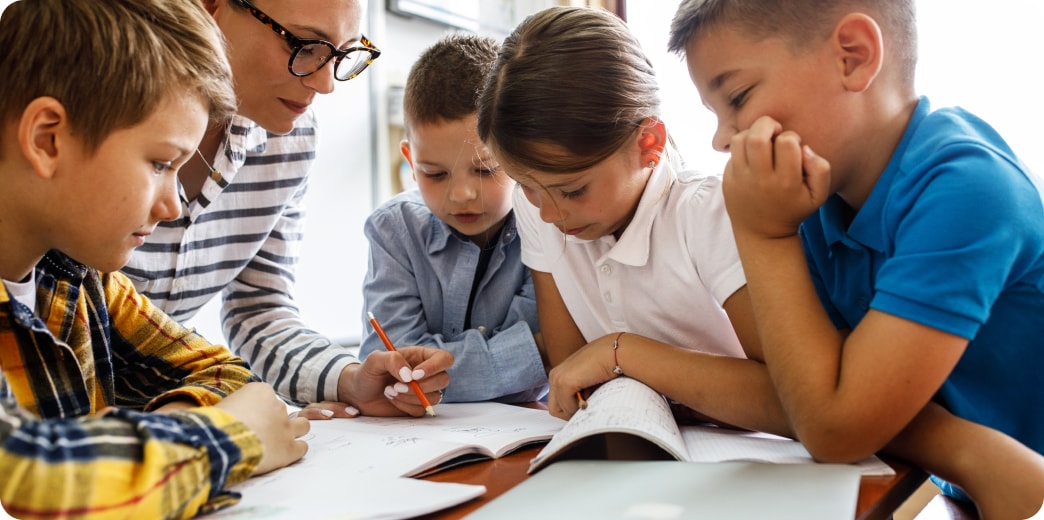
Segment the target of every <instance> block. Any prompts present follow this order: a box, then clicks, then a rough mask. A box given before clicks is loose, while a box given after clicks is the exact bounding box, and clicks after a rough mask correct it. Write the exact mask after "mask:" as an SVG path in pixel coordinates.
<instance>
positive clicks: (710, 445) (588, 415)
mask: <svg viewBox="0 0 1044 520" xmlns="http://www.w3.org/2000/svg"><path fill="white" fill-rule="evenodd" d="M571 458H572V459H576V458H579V459H630V460H643V459H648V460H654V459H676V460H680V461H685V462H725V461H752V462H771V463H790V464H816V462H815V460H813V459H812V456H811V455H810V454H809V453H808V450H806V449H805V447H804V446H803V445H802V444H801V443H800V442H797V441H794V440H791V439H787V438H784V437H779V436H776V435H770V434H766V433H756V432H748V431H740V430H731V429H727V428H718V427H715V426H696V425H684V426H680V427H679V426H678V424H677V422H675V420H674V415H673V414H672V413H671V410H670V407H669V406H668V405H667V402H666V400H665V399H664V398H663V396H661V395H660V394H659V393H657V392H656V391H655V390H653V389H652V388H649V387H648V386H646V385H645V384H643V383H641V382H639V381H637V380H634V379H631V378H629V377H618V378H616V379H613V380H611V381H609V382H607V383H605V384H604V385H602V386H600V387H599V388H598V390H595V392H594V393H593V394H592V395H591V397H590V398H589V399H588V400H587V409H585V410H579V411H577V412H576V414H574V415H573V417H572V418H570V419H569V422H568V423H566V425H565V427H563V428H562V431H560V432H558V433H556V434H555V436H554V437H553V438H552V439H551V442H549V443H548V444H547V446H545V447H544V449H542V450H541V451H540V453H538V454H537V456H536V457H535V458H534V459H533V461H532V463H531V464H530V466H529V472H530V473H533V472H536V471H538V470H540V469H541V468H542V467H544V466H545V465H546V464H549V463H550V462H552V461H555V460H559V459H571ZM854 466H855V467H857V468H858V469H859V470H860V471H861V472H862V474H863V475H868V476H870V475H894V474H895V470H893V469H892V467H891V466H889V465H888V464H885V463H884V461H882V460H881V459H879V458H878V457H876V456H873V457H870V458H868V459H866V460H864V461H862V462H860V463H858V464H855V465H854Z"/></svg>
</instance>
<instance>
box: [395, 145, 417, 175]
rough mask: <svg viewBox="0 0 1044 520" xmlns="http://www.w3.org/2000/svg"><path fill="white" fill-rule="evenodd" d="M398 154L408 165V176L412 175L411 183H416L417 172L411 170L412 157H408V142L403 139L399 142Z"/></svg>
mask: <svg viewBox="0 0 1044 520" xmlns="http://www.w3.org/2000/svg"><path fill="white" fill-rule="evenodd" d="M399 152H400V153H402V156H403V157H404V158H405V159H406V162H407V163H409V165H410V174H411V175H413V181H414V182H417V171H416V170H414V169H413V156H412V155H410V141H409V140H408V139H403V140H402V141H401V142H399Z"/></svg>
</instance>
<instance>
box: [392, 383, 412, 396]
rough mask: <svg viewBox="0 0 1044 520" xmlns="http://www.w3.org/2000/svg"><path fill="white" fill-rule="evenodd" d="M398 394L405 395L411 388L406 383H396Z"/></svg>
mask: <svg viewBox="0 0 1044 520" xmlns="http://www.w3.org/2000/svg"><path fill="white" fill-rule="evenodd" d="M394 387H395V392H396V394H405V393H406V392H409V391H410V387H409V386H408V385H407V384H406V383H395V385H394Z"/></svg>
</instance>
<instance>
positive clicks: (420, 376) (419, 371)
mask: <svg viewBox="0 0 1044 520" xmlns="http://www.w3.org/2000/svg"><path fill="white" fill-rule="evenodd" d="M413 379H414V381H416V380H417V379H424V370H423V369H420V368H418V369H416V370H414V371H413Z"/></svg>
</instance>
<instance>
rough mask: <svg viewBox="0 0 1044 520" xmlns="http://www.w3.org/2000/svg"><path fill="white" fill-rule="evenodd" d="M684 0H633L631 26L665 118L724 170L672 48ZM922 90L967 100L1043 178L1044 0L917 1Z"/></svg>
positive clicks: (711, 167) (690, 156)
mask: <svg viewBox="0 0 1044 520" xmlns="http://www.w3.org/2000/svg"><path fill="white" fill-rule="evenodd" d="M677 5H678V2H677V1H656V2H649V1H646V0H640V1H635V0H631V1H629V2H628V6H627V18H628V24H629V26H630V27H631V30H632V31H633V32H634V33H635V34H636V35H637V36H638V38H639V40H640V41H641V42H642V46H643V48H644V49H645V52H646V53H647V54H648V55H649V58H650V60H652V62H653V65H654V66H655V67H656V71H657V75H658V77H659V80H660V87H661V89H662V91H663V101H664V106H663V109H664V110H663V112H664V114H665V120H666V122H667V125H668V128H670V130H671V133H672V134H673V135H674V137H675V140H676V141H677V142H678V144H679V147H680V148H681V149H682V152H683V153H684V155H685V157H686V159H687V160H688V161H689V162H690V163H691V164H692V165H693V166H694V167H696V168H698V169H703V170H705V171H721V168H722V167H723V166H724V165H725V162H726V160H727V159H728V157H727V156H726V155H725V154H721V153H717V152H714V151H713V150H712V149H711V146H710V142H711V136H712V135H713V133H714V118H713V116H712V115H711V113H710V112H709V111H707V110H706V109H705V108H704V107H703V105H702V104H701V103H700V99H699V96H698V95H697V93H696V89H695V87H693V86H692V83H691V82H690V81H689V77H688V73H687V72H686V70H685V65H684V63H683V62H682V61H680V58H679V57H677V56H675V55H673V54H668V53H667V50H666V49H667V37H668V32H669V31H670V23H671V18H672V17H673V16H674V11H675V9H676V8H677ZM916 6H917V17H918V31H919V39H920V58H919V65H918V71H917V90H918V92H919V93H921V94H925V95H928V96H929V98H930V99H931V101H932V106H933V107H942V106H951V105H960V106H962V107H964V108H966V109H968V110H970V111H972V112H973V113H975V114H977V115H978V116H980V117H982V118H983V119H985V120H986V121H988V122H989V123H990V124H992V125H993V126H994V128H996V129H997V130H998V131H999V132H1000V133H1001V135H1003V136H1004V137H1005V139H1006V140H1007V141H1008V143H1009V144H1010V145H1011V147H1012V148H1013V149H1014V150H1015V152H1016V153H1018V154H1019V155H1020V156H1021V157H1022V159H1023V161H1025V162H1026V164H1027V165H1029V167H1030V168H1031V169H1032V170H1033V171H1034V172H1035V173H1037V174H1038V175H1044V146H1041V144H1040V141H1041V137H1042V136H1044V133H1042V132H1041V130H1040V127H1039V122H1040V121H1042V120H1044V95H1042V94H1041V88H1040V85H1041V82H1040V77H1041V70H1044V69H1042V68H1041V65H1040V63H1041V58H1040V56H1041V54H1042V53H1044V44H1042V43H1041V40H1040V28H1039V25H1040V24H1039V21H1040V20H1041V19H1044V3H1041V2H1039V1H1037V0H994V1H992V2H988V3H984V2H981V1H978V0H917V2H916Z"/></svg>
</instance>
